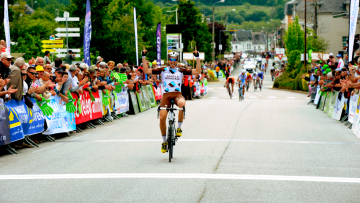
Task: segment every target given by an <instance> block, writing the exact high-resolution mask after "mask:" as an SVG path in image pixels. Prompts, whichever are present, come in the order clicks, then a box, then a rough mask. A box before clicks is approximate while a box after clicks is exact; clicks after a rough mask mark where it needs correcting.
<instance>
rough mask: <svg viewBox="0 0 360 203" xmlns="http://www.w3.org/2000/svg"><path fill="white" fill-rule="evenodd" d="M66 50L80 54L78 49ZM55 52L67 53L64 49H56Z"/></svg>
mask: <svg viewBox="0 0 360 203" xmlns="http://www.w3.org/2000/svg"><path fill="white" fill-rule="evenodd" d="M68 50H71V51H72V52H75V53H80V49H71V48H69V49H68ZM56 52H57V53H61V52H68V51H67V50H66V49H56Z"/></svg>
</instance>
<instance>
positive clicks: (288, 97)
mask: <svg viewBox="0 0 360 203" xmlns="http://www.w3.org/2000/svg"><path fill="white" fill-rule="evenodd" d="M286 98H287V99H295V97H286Z"/></svg>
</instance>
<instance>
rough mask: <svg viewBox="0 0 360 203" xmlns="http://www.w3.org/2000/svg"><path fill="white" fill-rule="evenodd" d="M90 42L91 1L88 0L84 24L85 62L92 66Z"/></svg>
mask: <svg viewBox="0 0 360 203" xmlns="http://www.w3.org/2000/svg"><path fill="white" fill-rule="evenodd" d="M90 42H91V6H90V1H89V0H86V14H85V24H84V42H83V47H84V62H85V63H86V64H87V65H88V66H89V67H90V66H91V60H90Z"/></svg>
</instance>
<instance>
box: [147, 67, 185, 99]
mask: <svg viewBox="0 0 360 203" xmlns="http://www.w3.org/2000/svg"><path fill="white" fill-rule="evenodd" d="M152 73H153V74H161V78H162V80H163V84H164V93H169V92H181V83H182V79H183V76H184V75H191V74H192V70H191V69H185V68H181V69H180V68H170V67H161V68H155V69H153V70H152Z"/></svg>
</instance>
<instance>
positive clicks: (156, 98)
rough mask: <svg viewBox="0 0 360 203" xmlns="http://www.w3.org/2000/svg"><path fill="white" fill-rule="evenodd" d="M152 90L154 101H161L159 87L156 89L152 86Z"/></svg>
mask: <svg viewBox="0 0 360 203" xmlns="http://www.w3.org/2000/svg"><path fill="white" fill-rule="evenodd" d="M153 90H154V95H155V100H156V101H159V100H161V98H162V91H161V86H160V85H159V86H158V88H157V89H156V88H155V87H154V86H153Z"/></svg>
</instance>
